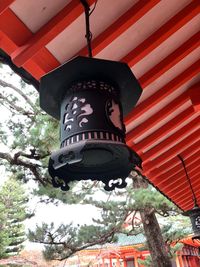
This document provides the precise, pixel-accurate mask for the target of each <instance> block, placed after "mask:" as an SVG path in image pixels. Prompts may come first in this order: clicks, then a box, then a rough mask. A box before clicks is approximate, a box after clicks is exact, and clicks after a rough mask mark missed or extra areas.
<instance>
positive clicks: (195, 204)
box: [177, 155, 199, 207]
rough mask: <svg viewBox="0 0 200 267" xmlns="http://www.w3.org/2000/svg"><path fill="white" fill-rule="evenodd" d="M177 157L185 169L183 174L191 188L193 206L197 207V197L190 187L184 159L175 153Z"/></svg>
mask: <svg viewBox="0 0 200 267" xmlns="http://www.w3.org/2000/svg"><path fill="white" fill-rule="evenodd" d="M177 156H178V158H179V159H180V161H181V162H182V165H183V168H184V171H185V175H186V177H187V181H188V183H189V185H190V189H191V192H192V195H193V201H194V207H199V205H198V203H197V198H196V196H195V193H194V189H193V187H192V183H191V180H190V177H189V175H188V172H187V169H186V166H185V161H184V159H183V158H182V157H181V155H177Z"/></svg>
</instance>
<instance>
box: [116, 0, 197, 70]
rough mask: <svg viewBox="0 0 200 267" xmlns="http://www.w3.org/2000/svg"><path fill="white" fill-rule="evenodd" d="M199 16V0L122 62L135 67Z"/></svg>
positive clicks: (184, 9)
mask: <svg viewBox="0 0 200 267" xmlns="http://www.w3.org/2000/svg"><path fill="white" fill-rule="evenodd" d="M198 14H199V0H194V1H192V2H191V3H190V4H189V5H187V6H186V7H185V8H183V9H182V10H181V11H180V12H179V13H177V14H176V15H175V16H174V17H172V18H171V19H170V20H169V21H168V22H167V23H165V24H164V25H163V26H161V27H160V28H159V29H158V30H157V31H156V32H154V33H153V34H152V35H151V36H150V37H148V38H147V39H146V40H145V41H143V42H142V43H141V44H140V45H138V46H137V47H136V48H134V49H133V50H132V51H131V52H130V53H128V55H126V56H125V57H123V58H122V59H121V61H124V62H126V63H128V65H129V66H130V67H133V65H135V64H136V63H137V62H139V61H140V60H141V59H143V58H144V57H145V56H146V55H147V54H149V53H150V52H151V51H153V50H154V49H155V48H156V47H158V46H159V45H160V44H161V43H162V42H164V41H165V40H166V39H167V38H169V37H170V36H171V35H172V34H174V33H175V32H176V31H178V30H179V29H180V28H181V27H183V26H184V25H185V24H186V23H188V22H189V21H190V20H191V19H193V18H194V17H195V16H196V15H198Z"/></svg>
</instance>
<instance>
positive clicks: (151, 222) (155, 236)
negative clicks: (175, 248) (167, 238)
mask: <svg viewBox="0 0 200 267" xmlns="http://www.w3.org/2000/svg"><path fill="white" fill-rule="evenodd" d="M140 214H141V218H142V223H143V227H144V232H145V236H146V239H147V245H148V248H149V252H150V254H151V258H152V262H153V267H172V263H171V261H170V258H169V256H168V254H167V250H166V247H165V243H164V240H163V237H162V234H161V230H160V226H159V224H158V221H157V218H156V215H155V212H152V211H151V212H147V211H142V212H140Z"/></svg>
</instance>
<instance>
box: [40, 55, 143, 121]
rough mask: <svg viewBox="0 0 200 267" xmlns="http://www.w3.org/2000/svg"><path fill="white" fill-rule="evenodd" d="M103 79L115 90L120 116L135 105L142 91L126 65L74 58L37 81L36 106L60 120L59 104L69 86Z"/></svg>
mask: <svg viewBox="0 0 200 267" xmlns="http://www.w3.org/2000/svg"><path fill="white" fill-rule="evenodd" d="M89 79H96V80H103V81H107V82H110V83H111V84H115V85H116V87H118V88H119V92H120V99H121V103H122V107H123V112H124V115H127V114H128V113H129V112H130V111H131V110H132V108H133V107H134V106H135V105H136V103H137V101H138V99H139V97H140V95H141V93H142V88H141V86H140V84H139V82H138V81H137V79H136V78H135V76H134V74H133V73H132V71H131V69H130V68H129V66H128V65H127V64H126V63H123V62H117V61H111V60H104V59H96V58H89V57H83V56H77V57H75V58H73V59H71V60H70V61H68V62H66V63H64V64H63V65H62V66H60V67H58V68H56V69H54V70H53V71H51V72H49V73H47V74H46V75H44V76H43V77H42V78H41V83H40V106H41V108H42V109H44V110H45V111H46V112H47V113H48V114H49V115H51V116H53V117H54V118H56V119H59V118H60V105H61V102H62V99H63V98H64V96H65V94H66V91H67V90H68V88H69V86H70V85H71V84H72V83H73V82H76V81H81V80H89Z"/></svg>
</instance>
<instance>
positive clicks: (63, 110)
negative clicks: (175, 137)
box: [40, 57, 142, 191]
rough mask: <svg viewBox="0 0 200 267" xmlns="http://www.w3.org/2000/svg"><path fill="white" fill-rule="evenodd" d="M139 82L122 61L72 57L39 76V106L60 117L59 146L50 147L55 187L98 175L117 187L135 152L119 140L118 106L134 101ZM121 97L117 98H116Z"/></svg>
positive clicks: (120, 112) (122, 138) (120, 117)
mask: <svg viewBox="0 0 200 267" xmlns="http://www.w3.org/2000/svg"><path fill="white" fill-rule="evenodd" d="M141 91H142V90H141V87H140V86H139V84H138V82H137V80H136V79H135V77H134V75H133V74H132V72H131V70H130V69H129V67H128V66H127V65H126V64H124V63H119V62H113V61H108V60H98V59H92V58H85V57H77V58H75V59H73V60H71V61H70V62H68V63H66V64H64V65H63V66H61V67H60V68H58V69H56V70H54V71H53V72H51V73H49V74H47V75H46V76H44V77H43V78H42V79H41V89H40V103H41V107H42V108H43V109H44V110H45V111H46V112H47V113H49V114H50V115H52V116H54V117H55V118H60V124H61V149H60V150H58V151H56V152H54V153H52V155H51V158H50V160H49V173H50V175H51V177H52V183H53V185H54V186H55V187H60V188H61V189H62V190H68V189H69V186H68V183H69V182H70V181H75V180H77V181H80V180H88V179H90V180H98V181H102V182H103V183H104V184H105V187H104V188H105V189H106V190H108V191H109V190H113V189H114V188H123V187H125V186H126V182H125V179H126V177H128V175H129V173H130V172H131V170H133V169H134V168H135V167H136V166H138V167H140V168H141V163H142V161H141V159H140V157H139V156H138V155H137V154H136V153H135V152H134V151H132V150H131V149H130V148H129V147H128V146H126V144H125V126H124V123H123V108H125V111H126V114H127V112H128V111H130V110H131V109H132V108H133V107H134V105H135V104H136V102H137V100H138V98H139V96H140V94H141ZM121 101H122V102H121Z"/></svg>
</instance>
